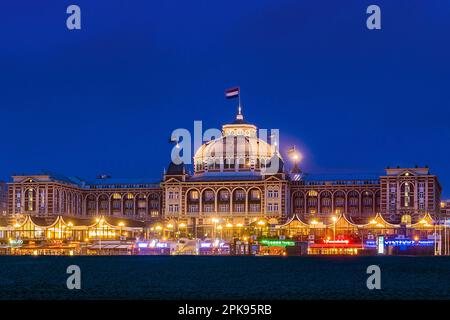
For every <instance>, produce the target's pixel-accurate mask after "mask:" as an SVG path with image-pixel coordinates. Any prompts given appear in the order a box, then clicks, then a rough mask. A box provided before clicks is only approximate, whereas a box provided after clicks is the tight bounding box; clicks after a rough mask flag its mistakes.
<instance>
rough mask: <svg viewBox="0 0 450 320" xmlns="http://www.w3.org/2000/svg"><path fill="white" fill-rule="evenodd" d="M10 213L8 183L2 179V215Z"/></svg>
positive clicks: (0, 208)
mask: <svg viewBox="0 0 450 320" xmlns="http://www.w3.org/2000/svg"><path fill="white" fill-rule="evenodd" d="M7 213H8V185H7V184H6V182H3V181H0V216H6V215H7Z"/></svg>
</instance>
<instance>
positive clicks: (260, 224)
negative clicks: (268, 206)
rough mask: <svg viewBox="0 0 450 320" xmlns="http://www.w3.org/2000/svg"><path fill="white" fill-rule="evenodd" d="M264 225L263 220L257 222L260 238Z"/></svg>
mask: <svg viewBox="0 0 450 320" xmlns="http://www.w3.org/2000/svg"><path fill="white" fill-rule="evenodd" d="M265 225H266V223H265V222H264V221H263V220H259V221H258V226H259V228H260V236H261V237H262V232H263V227H264V226H265Z"/></svg>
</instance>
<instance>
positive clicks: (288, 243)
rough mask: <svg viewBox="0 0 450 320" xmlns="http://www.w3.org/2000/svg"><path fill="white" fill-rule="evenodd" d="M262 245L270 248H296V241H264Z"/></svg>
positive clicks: (261, 242)
mask: <svg viewBox="0 0 450 320" xmlns="http://www.w3.org/2000/svg"><path fill="white" fill-rule="evenodd" d="M259 243H260V244H262V245H265V246H268V247H288V246H289V247H293V246H295V242H294V241H289V240H269V239H262V240H261V241H260V242H259Z"/></svg>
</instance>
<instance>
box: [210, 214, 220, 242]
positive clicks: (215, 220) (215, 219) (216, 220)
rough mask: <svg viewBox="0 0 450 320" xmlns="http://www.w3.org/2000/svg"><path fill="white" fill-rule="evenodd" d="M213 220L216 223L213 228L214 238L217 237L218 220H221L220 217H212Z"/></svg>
mask: <svg viewBox="0 0 450 320" xmlns="http://www.w3.org/2000/svg"><path fill="white" fill-rule="evenodd" d="M211 221H212V222H213V223H214V229H213V231H214V235H213V238H216V225H217V222H219V219H217V218H212V219H211Z"/></svg>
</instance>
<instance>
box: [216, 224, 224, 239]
mask: <svg viewBox="0 0 450 320" xmlns="http://www.w3.org/2000/svg"><path fill="white" fill-rule="evenodd" d="M222 229H223V227H222V226H221V225H218V226H217V230H219V231H220V239H222V238H223V236H222Z"/></svg>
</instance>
